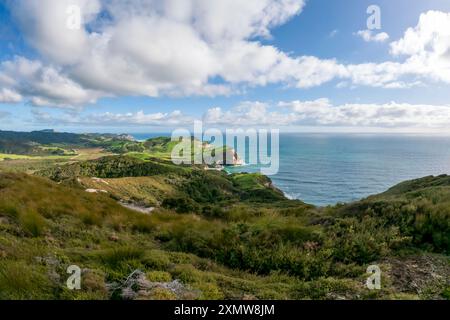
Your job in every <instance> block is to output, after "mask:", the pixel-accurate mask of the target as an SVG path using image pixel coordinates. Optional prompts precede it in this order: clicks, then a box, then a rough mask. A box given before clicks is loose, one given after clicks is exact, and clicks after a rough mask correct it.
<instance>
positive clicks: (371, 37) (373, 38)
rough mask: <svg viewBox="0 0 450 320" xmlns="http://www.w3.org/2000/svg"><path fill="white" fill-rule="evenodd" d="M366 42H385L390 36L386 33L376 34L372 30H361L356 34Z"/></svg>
mask: <svg viewBox="0 0 450 320" xmlns="http://www.w3.org/2000/svg"><path fill="white" fill-rule="evenodd" d="M356 35H358V36H360V37H361V38H362V39H363V40H364V41H365V42H385V41H387V40H389V35H388V34H387V33H386V32H379V33H375V32H373V31H372V30H360V31H358V32H357V33H356Z"/></svg>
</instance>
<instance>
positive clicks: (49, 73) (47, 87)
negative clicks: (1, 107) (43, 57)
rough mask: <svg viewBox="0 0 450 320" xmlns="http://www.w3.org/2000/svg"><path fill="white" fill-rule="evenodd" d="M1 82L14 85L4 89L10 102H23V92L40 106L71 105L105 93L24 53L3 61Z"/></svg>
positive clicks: (88, 100) (4, 96)
mask: <svg viewBox="0 0 450 320" xmlns="http://www.w3.org/2000/svg"><path fill="white" fill-rule="evenodd" d="M0 85H3V86H5V87H9V88H10V89H8V88H4V89H3V90H2V92H1V93H2V94H1V97H3V98H4V99H5V101H6V102H8V101H7V98H8V97H9V99H10V101H9V102H11V99H12V102H20V101H22V97H21V96H22V95H23V96H26V97H28V99H29V100H30V101H31V103H32V104H33V105H37V106H44V105H46V106H56V107H69V106H71V105H79V104H85V103H90V102H95V100H96V99H97V98H98V97H99V96H101V95H102V94H101V93H100V92H96V91H93V90H89V89H85V88H83V87H81V86H80V85H79V84H78V83H76V82H74V81H73V80H72V79H70V78H69V77H67V76H65V75H64V74H63V73H62V72H61V70H59V69H57V68H54V67H50V66H44V65H43V64H42V63H41V62H40V61H37V60H35V61H31V60H28V59H26V58H23V57H16V58H15V59H14V60H10V61H4V62H2V63H1V64H0ZM19 92H20V93H19ZM103 95H104V94H103ZM1 97H0V101H3V99H1ZM5 101H3V102H5Z"/></svg>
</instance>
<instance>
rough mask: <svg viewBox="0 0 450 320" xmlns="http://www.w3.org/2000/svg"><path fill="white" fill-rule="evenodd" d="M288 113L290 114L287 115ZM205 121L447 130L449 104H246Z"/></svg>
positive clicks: (216, 111) (320, 101)
mask: <svg viewBox="0 0 450 320" xmlns="http://www.w3.org/2000/svg"><path fill="white" fill-rule="evenodd" d="M286 111H287V112H286ZM203 120H204V121H205V122H206V123H207V124H210V125H220V126H228V127H236V126H255V127H260V126H272V127H289V126H291V127H292V126H294V127H295V126H315V127H378V128H408V129H411V128H412V129H414V128H422V129H436V128H445V129H447V128H448V124H449V123H450V105H425V104H408V103H397V102H390V103H385V104H367V103H348V104H342V105H333V104H332V103H331V101H330V100H329V99H326V98H322V99H317V100H313V101H300V100H296V101H289V102H283V101H281V102H279V103H277V104H276V107H275V106H271V105H269V104H267V103H263V102H245V103H242V104H240V105H238V106H237V107H234V108H232V109H230V110H227V111H224V110H222V109H221V108H219V107H216V108H211V109H209V110H208V111H207V112H206V113H205V115H204V117H203Z"/></svg>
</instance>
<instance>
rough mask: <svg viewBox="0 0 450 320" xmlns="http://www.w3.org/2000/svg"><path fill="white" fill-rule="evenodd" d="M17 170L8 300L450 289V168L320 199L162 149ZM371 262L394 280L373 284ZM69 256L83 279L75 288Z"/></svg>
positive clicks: (4, 213) (436, 292)
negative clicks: (338, 199) (326, 203)
mask: <svg viewBox="0 0 450 320" xmlns="http://www.w3.org/2000/svg"><path fill="white" fill-rule="evenodd" d="M169 143H170V142H169V141H168V140H167V139H156V140H150V141H147V142H145V143H143V144H144V145H145V148H147V149H146V150H147V151H146V152H148V153H149V154H151V152H152V151H151V150H154V151H155V152H156V153H159V154H163V153H164V154H166V153H167V151H168V150H169V147H168V144H169ZM14 161H23V160H10V161H7V162H8V163H14ZM0 168H2V167H0ZM17 168H18V169H17ZM17 168H16V169H17V170H7V171H6V170H2V171H3V172H0V299H405V298H407V299H417V298H419V299H448V298H449V288H450V283H449V278H450V277H449V275H450V263H449V256H448V255H449V250H450V247H449V246H450V238H449V237H450V226H449V223H450V219H449V212H450V202H449V201H450V200H449V199H450V177H448V176H439V177H426V178H423V179H419V180H414V181H409V182H405V183H402V184H400V185H398V186H395V187H393V188H392V189H390V190H388V191H387V192H385V193H383V194H380V195H375V196H372V197H369V198H367V199H363V200H361V201H358V202H355V203H350V204H343V205H336V206H330V207H326V208H316V207H314V206H311V205H308V204H305V203H303V202H301V201H294V200H288V199H286V198H285V197H284V196H283V194H282V192H280V191H279V190H278V189H276V188H275V187H274V186H273V185H272V183H271V181H270V179H269V178H267V177H265V176H262V175H259V174H232V175H228V174H226V173H225V172H220V171H207V170H204V169H203V168H200V167H187V166H175V165H173V164H171V163H170V162H168V161H167V160H166V159H164V158H163V157H148V156H145V157H141V158H140V157H136V156H130V155H116V156H106V157H102V158H100V159H95V160H73V161H71V162H68V163H61V162H56V163H51V164H49V165H48V166H44V167H43V168H42V169H40V170H38V171H35V175H29V174H26V173H20V172H19V173H18V171H21V170H20V167H17ZM11 171H14V172H11ZM86 189H90V190H97V191H98V192H96V193H88V192H86V191H85V190H86ZM124 202H125V203H130V204H133V205H135V206H138V207H153V208H154V210H153V211H151V213H143V212H140V211H138V210H131V209H128V208H126V207H124V206H123V205H122V204H123V203H124ZM372 264H377V265H379V266H380V267H381V269H382V271H383V274H382V289H381V290H374V291H372V290H368V289H367V288H366V287H365V285H364V284H365V280H366V278H367V276H368V275H367V274H366V269H367V267H368V266H369V265H372ZM70 265H78V266H80V267H81V268H82V289H81V290H73V291H72V290H69V289H68V288H67V286H66V280H67V277H68V274H67V272H66V270H67V267H68V266H70ZM405 277H406V278H405ZM405 279H406V280H405ZM408 279H409V280H408ZM411 282H413V283H414V284H411ZM127 288H128V289H129V290H128V289H127Z"/></svg>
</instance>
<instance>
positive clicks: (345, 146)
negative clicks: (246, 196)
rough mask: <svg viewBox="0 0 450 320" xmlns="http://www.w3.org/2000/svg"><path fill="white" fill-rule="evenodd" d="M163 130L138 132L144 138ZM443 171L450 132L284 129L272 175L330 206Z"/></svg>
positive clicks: (285, 187)
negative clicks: (288, 131) (287, 131)
mask: <svg viewBox="0 0 450 320" xmlns="http://www.w3.org/2000/svg"><path fill="white" fill-rule="evenodd" d="M160 135H161V134H147V135H144V134H140V135H134V136H135V137H136V139H139V140H143V139H146V138H150V137H155V136H160ZM229 171H230V172H255V171H259V168H258V167H256V166H242V167H235V168H232V169H229ZM439 174H450V137H436V136H412V135H395V136H391V135H380V134H377V135H374V134H300V133H298V134H281V135H280V168H279V172H278V173H277V174H276V175H273V176H270V178H271V179H272V181H273V182H274V184H275V186H276V187H278V188H279V189H281V190H282V191H283V192H284V193H285V194H286V196H288V197H289V198H292V199H300V200H302V201H305V202H306V203H310V204H314V205H317V206H326V205H333V204H336V203H338V202H351V201H355V200H359V199H362V198H365V197H367V196H369V195H372V194H377V193H380V192H383V191H385V190H387V189H388V188H390V187H392V186H394V185H395V184H397V183H399V182H402V181H404V180H409V179H415V178H420V177H424V176H428V175H439Z"/></svg>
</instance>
